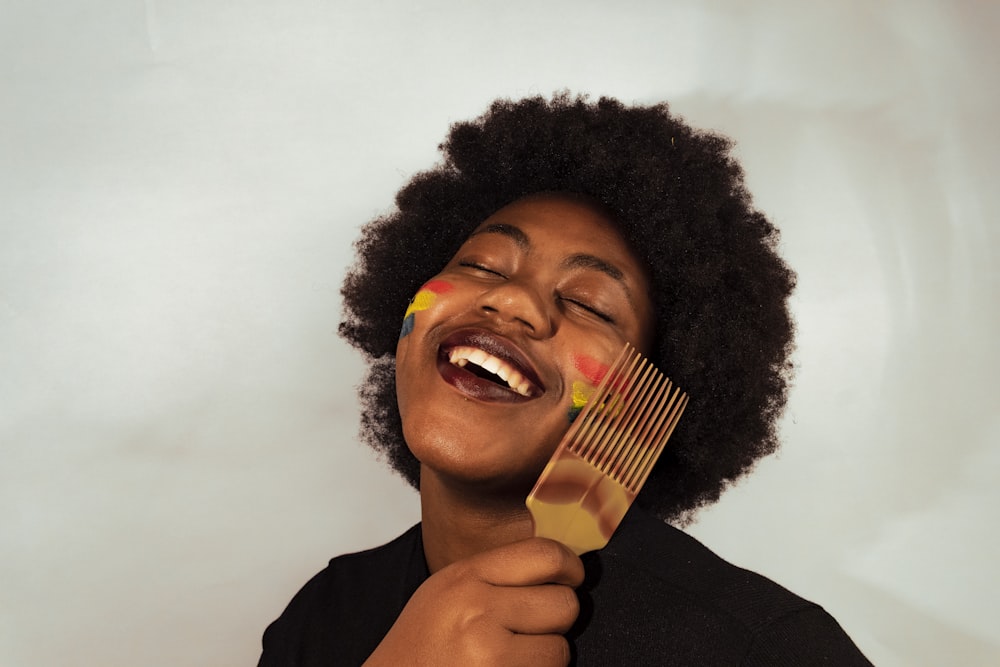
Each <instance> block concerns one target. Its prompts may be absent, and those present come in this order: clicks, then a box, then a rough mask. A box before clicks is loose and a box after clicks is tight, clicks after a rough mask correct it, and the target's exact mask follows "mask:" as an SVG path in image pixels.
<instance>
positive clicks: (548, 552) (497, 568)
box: [469, 537, 584, 588]
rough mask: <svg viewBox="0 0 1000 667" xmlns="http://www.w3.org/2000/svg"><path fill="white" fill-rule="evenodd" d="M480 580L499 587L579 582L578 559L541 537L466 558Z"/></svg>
mask: <svg viewBox="0 0 1000 667" xmlns="http://www.w3.org/2000/svg"><path fill="white" fill-rule="evenodd" d="M469 566H470V567H472V568H474V570H475V572H476V575H477V576H478V577H479V578H480V579H481V580H482V581H486V582H488V583H491V584H495V585H499V586H535V585H538V584H564V585H566V586H572V587H574V588H575V587H577V586H579V585H580V584H581V583H583V576H584V569H583V562H582V561H581V560H580V557H579V556H577V555H576V554H575V553H573V552H572V551H571V550H570V549H569V548H568V547H566V546H563V545H562V544H560V543H558V542H556V541H554V540H547V539H544V538H541V537H532V538H530V539H527V540H522V541H520V542H513V543H511V544H506V545H504V546H502V547H498V548H496V549H491V550H489V551H484V552H482V553H480V554H477V555H476V556H474V557H472V558H471V559H469Z"/></svg>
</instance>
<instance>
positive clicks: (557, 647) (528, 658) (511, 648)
mask: <svg viewBox="0 0 1000 667" xmlns="http://www.w3.org/2000/svg"><path fill="white" fill-rule="evenodd" d="M571 657H572V654H571V653H570V647H569V642H568V641H567V640H566V638H565V637H563V636H562V635H514V637H513V638H512V639H511V641H510V642H508V644H507V655H506V656H505V658H504V662H503V664H505V665H531V667H556V666H558V667H565V666H566V665H568V664H569V661H570V658H571Z"/></svg>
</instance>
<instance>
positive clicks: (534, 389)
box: [438, 328, 545, 403]
mask: <svg viewBox="0 0 1000 667" xmlns="http://www.w3.org/2000/svg"><path fill="white" fill-rule="evenodd" d="M438 372H439V373H440V374H441V377H442V378H443V379H444V380H445V382H447V383H448V384H450V385H452V386H453V387H455V388H456V389H458V390H459V391H460V392H462V393H463V394H465V395H466V396H469V397H471V398H475V399H478V400H482V401H486V402H496V401H499V402H507V403H509V402H514V403H518V402H522V401H530V400H532V399H534V398H538V397H540V396H541V395H542V394H544V393H545V387H544V386H543V385H542V383H541V381H540V380H539V379H538V375H537V373H536V371H535V369H534V368H533V367H532V365H531V362H530V361H529V360H528V358H527V357H526V356H525V355H524V353H523V352H521V350H520V349H518V347H517V346H516V345H514V344H513V343H512V342H511V341H509V340H507V339H506V338H504V337H502V336H498V335H496V334H494V333H493V332H491V331H487V330H485V329H478V328H471V329H463V330H460V331H456V332H454V333H453V334H451V335H450V336H448V338H447V339H446V340H444V341H442V343H441V346H440V347H439V348H438Z"/></svg>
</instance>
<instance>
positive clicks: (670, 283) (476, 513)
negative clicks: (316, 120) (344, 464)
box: [260, 95, 869, 665]
mask: <svg viewBox="0 0 1000 667" xmlns="http://www.w3.org/2000/svg"><path fill="white" fill-rule="evenodd" d="M442 150H443V152H444V155H445V161H444V162H443V163H442V164H441V165H439V166H438V167H436V168H435V169H433V170H430V171H428V172H424V173H422V174H419V175H417V176H416V177H415V178H414V179H413V180H412V181H411V182H410V183H409V184H408V185H407V186H405V187H404V188H403V190H401V191H400V193H399V195H398V196H397V202H396V203H397V210H396V211H395V212H393V213H391V214H389V215H387V216H385V217H382V218H380V219H377V220H375V221H373V222H372V223H370V224H369V225H368V226H367V227H366V228H365V230H364V232H363V236H362V238H361V240H360V242H359V243H358V246H357V247H358V260H357V263H356V265H355V266H354V267H353V269H352V270H351V272H350V273H349V275H348V277H347V280H346V281H345V284H344V289H343V295H344V299H345V312H346V317H345V321H344V322H343V324H342V325H341V333H342V335H344V337H345V338H346V339H347V340H348V341H350V342H351V343H352V344H354V345H355V346H356V347H358V348H359V349H360V350H362V352H363V353H364V354H365V355H366V357H367V358H368V360H369V362H370V372H369V376H368V379H367V382H366V384H365V385H364V386H363V387H362V390H361V397H362V402H363V405H364V408H365V410H364V413H363V420H362V423H363V437H365V438H366V440H367V441H368V442H369V443H370V444H372V445H373V446H374V447H375V448H376V450H378V451H379V452H381V453H382V454H383V455H385V457H386V458H387V460H388V461H389V462H390V464H391V465H392V466H393V467H394V468H395V469H396V470H397V471H398V472H400V474H402V475H403V477H404V478H406V479H407V480H408V481H409V482H410V483H412V484H414V485H415V486H417V487H418V488H419V490H420V498H421V518H422V521H421V523H420V524H418V525H417V526H414V527H413V528H412V529H411V530H409V531H408V532H407V533H405V534H404V535H402V536H400V537H399V538H397V539H396V540H394V541H393V542H391V543H389V544H387V545H384V546H382V547H379V548H377V549H373V550H371V551H368V552H364V553H361V554H352V555H348V556H342V557H340V558H336V559H334V560H333V561H331V564H330V567H328V568H327V569H326V570H324V571H323V572H321V573H320V574H318V575H317V576H316V577H315V578H314V579H313V580H312V581H310V582H309V583H308V584H307V585H306V586H305V587H304V588H303V589H302V591H300V592H299V593H298V594H297V595H296V596H295V598H294V599H293V600H292V602H291V603H290V605H289V607H288V608H287V609H286V610H285V612H284V613H283V614H282V616H281V617H280V618H279V619H278V620H277V621H275V622H274V623H273V624H272V625H271V626H270V627H269V628H268V630H267V632H266V633H265V636H264V652H263V655H262V657H261V662H260V664H261V665H332V664H336V665H341V664H344V665H347V664H362V663H365V664H369V665H399V664H462V665H464V664H504V665H520V664H525V665H529V664H530V665H549V664H551V665H564V664H568V663H570V662H572V663H574V664H580V665H609V664H657V665H785V664H788V665H793V664H794V665H802V664H817V663H819V664H824V663H825V664H836V665H855V664H857V665H865V664H869V663H868V662H867V660H866V659H865V658H864V657H863V656H862V654H861V653H860V652H859V651H858V649H857V648H856V647H855V646H854V645H853V643H852V642H851V641H850V639H849V638H848V637H847V636H846V635H845V634H844V633H843V631H842V630H841V629H840V628H839V626H838V625H837V624H836V622H835V621H834V620H833V619H832V618H831V617H830V616H829V615H828V614H826V612H824V611H823V610H822V608H820V607H818V606H817V605H814V604H812V603H809V602H807V601H805V600H802V599H801V598H798V597H797V596H795V595H793V594H792V593H789V592H788V591H786V590H784V589H783V588H781V587H780V586H778V585H777V584H774V583H773V582H770V581H768V580H767V579H765V578H763V577H761V576H759V575H756V574H753V573H751V572H747V571H745V570H741V569H739V568H736V567H735V566H732V565H730V564H728V563H726V562H725V561H723V560H721V559H720V558H718V557H717V556H715V555H714V554H712V553H711V552H710V551H709V550H708V549H706V548H705V547H704V546H702V545H700V544H699V543H697V542H696V541H695V540H693V539H692V538H690V537H688V536H687V535H685V534H684V533H682V532H680V531H678V530H677V529H675V528H673V527H671V526H670V525H668V524H667V523H665V521H672V522H675V523H677V522H679V523H681V524H683V523H684V522H686V521H689V520H690V518H691V516H692V514H693V512H694V511H696V510H697V509H698V508H699V507H702V506H704V505H705V504H708V503H711V502H714V501H715V500H716V499H717V498H718V497H719V494H720V493H721V491H722V490H723V489H724V488H725V486H726V485H727V484H729V483H731V482H732V481H733V480H735V479H736V478H738V477H739V476H740V475H742V474H743V473H744V472H746V471H747V470H748V469H749V468H750V466H751V465H752V464H753V463H754V462H755V461H756V460H757V459H759V458H760V457H761V456H764V455H766V454H768V453H770V452H772V451H774V449H775V448H776V446H777V436H776V428H775V422H776V419H777V417H778V416H779V415H780V412H781V410H782V408H783V406H784V403H785V394H786V387H787V380H788V375H789V372H790V365H789V363H788V354H789V351H790V347H791V334H792V324H791V321H790V318H789V315H788V310H787V305H786V301H787V297H788V295H789V293H790V292H791V289H792V287H793V283H794V276H793V274H792V273H791V271H790V270H789V269H788V268H787V267H786V266H785V264H784V263H783V261H782V260H781V259H780V258H779V257H778V255H777V254H776V251H775V247H776V243H777V232H776V230H775V229H774V228H773V227H772V226H771V225H770V223H769V222H768V221H767V220H766V219H765V218H764V216H763V215H761V214H760V213H759V212H757V211H755V210H754V209H753V207H752V205H751V201H750V197H749V194H748V193H747V192H746V190H745V189H744V187H743V183H742V172H741V170H740V168H739V166H738V165H737V164H736V163H735V162H734V161H733V159H732V158H731V157H730V156H729V154H728V151H729V142H728V141H727V140H725V139H723V138H721V137H718V136H716V135H712V134H708V133H703V132H698V131H696V130H694V129H692V128H690V127H689V126H687V125H685V124H684V123H683V122H681V121H679V120H678V119H676V118H674V117H672V116H671V115H670V113H669V111H668V109H667V107H666V105H657V106H652V107H625V106H623V105H622V104H620V103H618V102H616V101H614V100H609V99H601V100H600V101H598V102H597V103H590V102H588V101H587V100H586V99H583V98H571V97H569V96H568V95H559V96H556V97H554V98H553V99H552V100H544V99H542V98H532V99H527V100H522V101H520V102H509V101H498V102H496V103H494V105H493V106H492V107H491V108H490V110H489V111H488V112H487V113H486V114H485V115H484V116H482V117H481V118H479V119H476V120H475V121H472V122H468V123H458V124H456V125H455V126H453V128H452V130H451V132H450V134H449V137H448V138H447V140H446V142H445V143H444V144H443V146H442ZM414 295H415V296H414ZM408 304H409V305H408ZM400 313H403V323H402V329H401V330H400V327H399V314H400ZM625 342H629V343H631V344H633V345H634V346H636V347H637V348H638V349H639V350H640V351H642V352H643V353H644V354H646V355H647V356H648V357H650V358H651V359H652V360H653V362H654V363H655V365H656V366H658V367H659V368H660V369H662V370H664V371H665V372H666V373H667V374H668V375H669V376H670V377H671V378H672V379H673V380H674V381H675V382H676V383H677V384H678V385H679V386H681V387H683V388H684V389H685V390H686V391H687V392H688V393H689V395H690V396H691V403H690V404H689V406H688V408H687V411H686V412H685V415H684V418H683V419H682V420H681V424H680V426H679V427H678V429H677V431H676V432H675V434H674V436H673V438H672V439H671V441H670V443H669V444H668V449H667V451H666V452H665V453H664V454H663V456H662V457H661V460H660V462H659V463H658V465H657V467H656V468H655V469H654V472H653V474H652V476H651V477H650V479H649V481H648V482H647V484H646V487H645V488H644V489H643V491H642V493H641V494H640V495H639V498H638V500H637V507H634V508H633V509H632V510H631V511H630V512H629V514H628V516H627V517H626V519H625V521H624V523H623V524H622V526H621V527H620V528H619V530H618V532H617V533H616V534H615V536H614V537H613V538H612V540H611V542H610V543H609V545H608V546H607V547H606V548H604V549H602V550H600V551H597V552H592V553H589V554H585V555H584V556H583V557H582V558H577V557H576V556H575V555H573V554H572V553H571V552H570V551H569V550H567V549H566V548H565V547H562V546H561V545H559V544H557V543H555V542H551V541H548V540H543V539H540V538H532V537H531V534H532V524H531V520H530V516H529V515H528V513H527V510H526V509H525V506H524V499H525V496H526V495H527V493H528V491H529V490H530V489H531V487H532V485H533V484H534V481H535V479H536V478H537V477H538V474H539V473H540V471H541V469H542V468H543V467H544V464H545V462H546V461H547V460H548V458H549V457H550V456H551V454H552V452H553V450H554V449H555V447H556V445H557V443H558V442H559V439H560V437H561V436H562V434H563V433H564V432H565V430H566V428H567V427H568V424H569V423H570V421H571V420H572V418H573V416H574V414H575V411H576V410H578V409H579V407H580V406H579V403H580V396H581V395H583V396H585V395H586V391H587V388H588V387H592V385H593V384H594V382H595V378H594V374H593V373H592V372H590V369H592V368H594V367H600V366H601V365H606V364H609V363H610V362H611V361H612V360H613V359H614V357H615V356H616V354H617V353H618V352H619V351H620V349H621V347H622V346H623V345H624V343H625Z"/></svg>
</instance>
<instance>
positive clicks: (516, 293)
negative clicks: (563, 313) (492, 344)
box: [476, 280, 555, 338]
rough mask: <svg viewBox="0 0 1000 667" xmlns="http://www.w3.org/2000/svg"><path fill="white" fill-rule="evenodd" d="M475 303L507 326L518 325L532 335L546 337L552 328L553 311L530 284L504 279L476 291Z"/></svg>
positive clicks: (553, 322)
mask: <svg viewBox="0 0 1000 667" xmlns="http://www.w3.org/2000/svg"><path fill="white" fill-rule="evenodd" d="M476 306H477V307H478V308H479V309H480V310H481V311H483V312H484V313H487V314H488V315H490V316H492V317H493V318H494V319H496V320H498V321H500V322H502V323H503V324H505V325H508V326H514V327H521V328H523V329H525V330H526V331H527V333H528V335H530V336H531V337H533V338H546V337H548V336H551V335H552V334H553V332H554V331H555V321H554V319H553V316H554V314H553V313H552V311H551V309H550V308H548V307H547V302H546V301H545V300H544V299H543V298H542V296H541V295H540V294H539V293H538V292H537V291H536V290H535V289H533V288H532V287H531V286H528V285H524V284H522V283H520V282H518V281H513V280H508V281H505V282H503V283H501V284H499V285H495V286H493V287H491V288H490V289H488V290H486V291H485V292H483V293H482V294H480V295H479V298H478V299H477V300H476Z"/></svg>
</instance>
